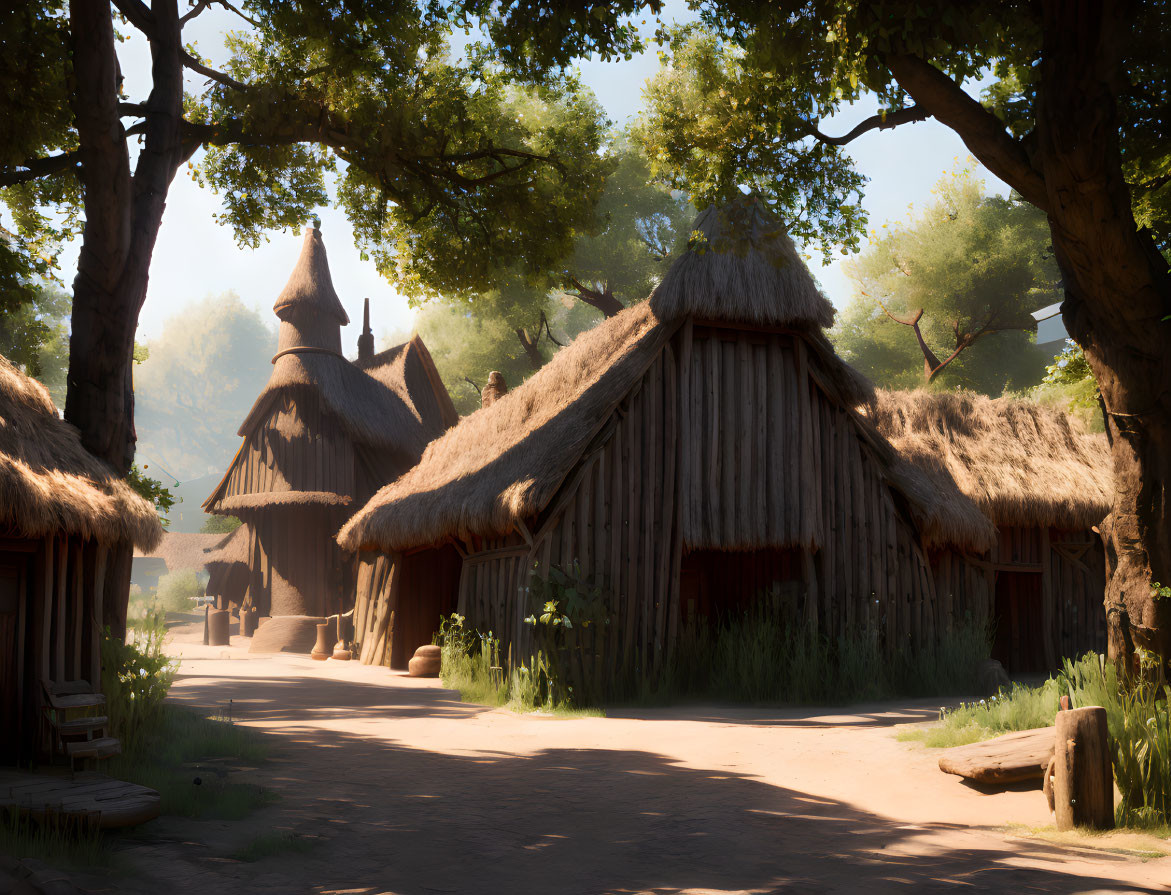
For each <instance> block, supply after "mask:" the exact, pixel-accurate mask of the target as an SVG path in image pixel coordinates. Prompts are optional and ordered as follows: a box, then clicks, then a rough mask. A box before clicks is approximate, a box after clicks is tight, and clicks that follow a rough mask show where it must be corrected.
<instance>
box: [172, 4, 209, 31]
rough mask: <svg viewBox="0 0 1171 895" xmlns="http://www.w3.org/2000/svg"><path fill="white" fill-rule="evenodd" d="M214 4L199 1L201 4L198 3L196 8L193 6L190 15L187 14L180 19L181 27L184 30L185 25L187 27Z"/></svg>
mask: <svg viewBox="0 0 1171 895" xmlns="http://www.w3.org/2000/svg"><path fill="white" fill-rule="evenodd" d="M212 2H213V0H199V2H198V3H196V4H195V6H193V7H192V8H191V11H190V12H189V13H187V14H186V15H185V16H181V17H180V19H179V27H180V28H182V27H183V26H184V25H186V24H187V23H188V22H190V21H191V20H192V19H194V18H195V17H196V16H198V15H199V14H200V13H201V12H203V11H204V10H205V9H207V8H208V7H209V6H211V4H212Z"/></svg>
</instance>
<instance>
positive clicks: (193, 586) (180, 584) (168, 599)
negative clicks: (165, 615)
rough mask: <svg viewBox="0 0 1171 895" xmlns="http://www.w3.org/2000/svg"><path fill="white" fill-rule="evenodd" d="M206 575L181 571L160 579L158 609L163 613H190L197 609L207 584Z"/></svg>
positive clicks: (193, 571)
mask: <svg viewBox="0 0 1171 895" xmlns="http://www.w3.org/2000/svg"><path fill="white" fill-rule="evenodd" d="M206 578H207V576H206V574H201V573H199V572H196V571H195V569H180V570H178V571H175V572H168V573H167V574H166V575H162V576H160V577H159V586H158V598H157V599H158V607H159V609H160V610H161V611H162V612H189V611H191V610H192V609H194V608H195V605H196V603H197V602H198V600H199V598H200V597H202V596H203V589H204V587H205V586H206V584H207V581H206Z"/></svg>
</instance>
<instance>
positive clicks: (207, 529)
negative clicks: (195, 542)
mask: <svg viewBox="0 0 1171 895" xmlns="http://www.w3.org/2000/svg"><path fill="white" fill-rule="evenodd" d="M239 527H240V520H239V519H237V518H236V517H235V516H208V517H207V519H205V520H204V522H203V525H201V526H200V528H199V531H200V533H201V534H205V535H226V534H231V533H232V532H234V531H235V530H236V529H237V528H239Z"/></svg>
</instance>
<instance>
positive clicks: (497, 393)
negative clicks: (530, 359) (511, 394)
mask: <svg viewBox="0 0 1171 895" xmlns="http://www.w3.org/2000/svg"><path fill="white" fill-rule="evenodd" d="M506 394H508V383H506V382H505V381H504V376H503V374H501V373H498V372H497V371H496V370H493V371H492V372H491V373H489V374H488V384H487V385H486V386H484V389H483V391H481V392H480V406H481V407H487V406H489V405H490V404H494V403H495V402H496V401H497V400H498V399H500V398H503V397H504V396H505V395H506Z"/></svg>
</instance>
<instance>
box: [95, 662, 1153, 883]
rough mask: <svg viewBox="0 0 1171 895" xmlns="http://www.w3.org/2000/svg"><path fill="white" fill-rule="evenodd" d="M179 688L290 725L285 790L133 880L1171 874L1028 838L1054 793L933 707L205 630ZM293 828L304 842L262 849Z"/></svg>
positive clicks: (171, 833)
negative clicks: (821, 705) (731, 698)
mask: <svg viewBox="0 0 1171 895" xmlns="http://www.w3.org/2000/svg"><path fill="white" fill-rule="evenodd" d="M183 650H184V653H185V658H184V661H183V666H182V671H181V674H180V677H179V679H178V681H177V682H176V685H175V687H174V689H173V691H172V695H173V698H174V699H176V700H178V701H181V702H184V703H188V704H191V705H200V706H205V707H217V708H220V709H221V710H226V709H227V706H228V700H231V710H232V713H233V716H234V717H235V718H237V719H239V720H241V721H242V722H244V723H246V724H249V725H252V726H255V727H258V728H261V729H264V730H268V731H271V732H272V733H273V734H275V735H276V736H278V737H279V740H278V745H277V752H278V754H277V756H276V758H275V759H274V760H273V761H271V762H269V763H268V764H267V765H266V766H265V767H264V768H263V769H262V770H261V771H259V772H257V773H256V775H255V776H256V777H257V778H258V779H259V780H260V781H261V782H262V783H263V784H264V785H266V786H269V787H271V788H272V789H274V790H276V791H277V792H278V793H279V794H280V796H281V800H280V801H279V802H278V803H277V804H275V805H274V806H272V807H270V808H265V809H263V810H261V811H259V812H257V813H255V814H253V815H251V816H250V817H249V818H248V819H247V820H245V821H242V822H236V823H222V824H216V823H209V822H201V823H192V822H188V823H183V822H180V821H177V820H174V819H163V820H160V821H157V822H155V825H153V829H151V830H149V831H148V832H147V838H145V839H144V840H143V841H142V842H141V843H139V844H137V845H136V846H135V847H134V849H133V850H132V851H131V855H130V860H131V861H132V862H133V864H134V865H135V867H136V868H138V871H139V872H138V873H137V874H134V875H132V876H127V878H126V879H124V880H122V881H120V882H119V884H118V885H119V889H120V890H121V891H126V892H144V893H145V892H150V893H166V895H181V893H188V892H191V893H200V895H230V893H237V892H240V893H243V892H249V893H252V892H260V893H265V892H272V893H277V892H280V893H339V895H340V893H348V895H377V893H395V895H414V893H432V892H435V893H443V892H457V893H525V895H527V893H558V895H561V893H564V895H574V893H582V895H587V893H588V895H601V893H634V892H656V893H684V892H685V893H709V892H710V893H733V892H751V893H772V892H795V893H797V892H799V893H815V892H887V891H897V892H930V891H951V890H953V889H957V888H964V889H968V890H975V891H998V892H1136V891H1139V892H1148V891H1149V892H1171V885H1168V884H1169V883H1171V858H1168V859H1159V860H1152V861H1148V862H1146V863H1142V862H1139V861H1136V860H1134V859H1131V858H1125V857H1121V856H1115V855H1111V854H1105V853H1102V852H1100V851H1089V850H1084V849H1071V848H1058V847H1055V846H1049V845H1046V844H1044V843H1041V842H1037V841H1035V840H1021V839H1017V838H1013V837H1010V836H1008V835H1006V834H1005V833H1004V832H1002V831H1001V830H1000V829H998V828H1000V827H1002V826H1003V825H1004V824H1007V823H1020V824H1028V825H1038V824H1045V823H1048V821H1049V819H1048V816H1047V811H1046V810H1045V805H1044V799H1043V797H1042V796H1041V794H1040V793H1039V792H1011V793H1004V794H1000V795H995V796H990V795H983V794H981V793H979V792H977V791H975V790H973V789H969V788H967V787H965V786H964V785H963V784H961V783H960V782H958V780H957V779H956V778H954V777H947V776H945V775H943V774H941V773H940V772H939V771H938V770H937V769H936V767H935V757H934V756H933V755H932V754H931V753H930V752H927V751H925V750H923V749H922V748H921V747H918V746H914V745H908V744H904V743H899V742H897V741H896V740H895V738H894V732H895V725H897V724H902V723H908V722H914V721H920V720H925V719H929V718H931V717H934V716H935V713H936V711H937V706H935V705H929V704H926V703H922V702H920V703H909V704H900V705H899V706H891V705H887V706H875V707H868V708H861V709H859V708H857V707H855V708H853V709H850V710H849V711H848V712H846V713H842V714H825V713H816V712H815V713H810V712H808V711H780V712H777V711H772V712H759V711H754V710H743V709H729V708H726V707H718V708H716V707H711V708H704V707H698V708H696V707H688V708H685V709H684V708H680V709H669V710H648V711H637V712H636V711H622V712H612V713H611V716H610V717H607V718H585V719H574V720H558V719H550V718H542V717H538V716H532V715H527V716H524V715H516V714H513V713H511V712H507V711H489V710H486V709H483V708H481V707H477V706H470V705H464V704H461V703H460V702H459V701H458V697H457V696H456V695H455V694H453V693H451V692H450V691H446V690H443V689H442V688H440V687H439V685H438V683H437V682H435V681H420V680H414V679H410V678H406V677H404V676H400V675H396V674H394V673H391V672H389V671H387V670H386V669H384V668H367V667H363V666H360V665H358V664H356V663H352V662H351V663H335V662H332V661H331V662H327V663H316V662H312V661H310V660H308V659H302V658H292V657H272V658H256V657H247V655H246V654H245V653H244V652H243V650H242V649H238V648H231V649H229V650H219V649H209V648H206V647H187V646H184V647H183ZM274 830H277V831H282V830H288V831H292V832H295V833H297V834H299V835H301V836H313V837H320V838H319V839H317V840H316V841H317V844H316V845H315V846H314V847H313V848H312V849H311V850H309V851H308V852H306V853H303V854H281V855H275V856H272V857H268V858H264V859H263V860H261V861H258V862H255V863H251V864H244V863H239V862H234V861H230V860H227V859H225V858H224V857H223V856H224V855H227V854H229V853H231V851H232V850H233V849H234V848H238V847H239V846H240V845H241V844H243V843H244V842H247V841H249V840H250V839H252V838H255V837H256V836H258V835H261V834H263V833H266V832H271V831H274Z"/></svg>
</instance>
